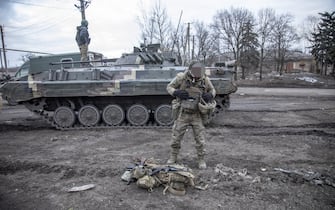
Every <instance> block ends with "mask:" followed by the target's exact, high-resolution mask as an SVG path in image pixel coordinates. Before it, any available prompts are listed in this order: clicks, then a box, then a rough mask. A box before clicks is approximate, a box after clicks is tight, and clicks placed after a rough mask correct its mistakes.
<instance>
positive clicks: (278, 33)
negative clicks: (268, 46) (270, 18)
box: [271, 14, 299, 75]
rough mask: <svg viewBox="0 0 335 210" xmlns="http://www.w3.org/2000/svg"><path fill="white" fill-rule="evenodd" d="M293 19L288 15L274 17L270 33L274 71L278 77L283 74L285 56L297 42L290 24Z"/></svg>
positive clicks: (297, 38) (296, 36)
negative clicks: (274, 64) (273, 50)
mask: <svg viewBox="0 0 335 210" xmlns="http://www.w3.org/2000/svg"><path fill="white" fill-rule="evenodd" d="M292 20H293V17H292V15H290V14H285V15H279V16H277V17H276V20H275V24H274V28H273V30H272V33H271V38H272V42H273V47H274V49H275V60H276V69H277V71H278V72H279V74H280V75H282V74H283V68H284V62H285V56H286V53H287V51H288V50H289V48H290V47H291V46H292V44H293V43H294V42H296V41H298V40H299V37H298V35H297V33H296V32H295V29H294V28H293V26H292V25H291V24H292Z"/></svg>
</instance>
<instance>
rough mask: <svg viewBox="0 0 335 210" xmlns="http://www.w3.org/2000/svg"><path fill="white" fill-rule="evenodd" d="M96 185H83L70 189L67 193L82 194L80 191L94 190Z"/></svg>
mask: <svg viewBox="0 0 335 210" xmlns="http://www.w3.org/2000/svg"><path fill="white" fill-rule="evenodd" d="M94 187H95V185H94V184H87V185H83V186H80V187H72V188H70V189H68V190H67V192H69V193H70V192H80V191H85V190H90V189H92V188H94Z"/></svg>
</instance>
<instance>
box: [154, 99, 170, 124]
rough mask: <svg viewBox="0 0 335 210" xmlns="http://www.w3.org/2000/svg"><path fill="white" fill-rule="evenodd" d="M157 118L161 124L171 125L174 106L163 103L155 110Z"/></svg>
mask: <svg viewBox="0 0 335 210" xmlns="http://www.w3.org/2000/svg"><path fill="white" fill-rule="evenodd" d="M155 120H156V122H157V123H158V124H159V125H163V126H166V125H171V124H172V123H173V117H172V108H171V106H170V105H168V104H162V105H160V106H159V107H157V109H156V111H155Z"/></svg>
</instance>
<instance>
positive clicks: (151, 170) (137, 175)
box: [121, 158, 195, 195]
mask: <svg viewBox="0 0 335 210" xmlns="http://www.w3.org/2000/svg"><path fill="white" fill-rule="evenodd" d="M121 179H122V180H123V181H126V182H128V184H130V183H132V182H136V185H137V186H138V187H140V188H144V189H147V190H148V191H149V192H152V191H153V188H155V187H159V186H164V190H163V194H164V195H165V194H166V192H167V191H168V192H170V193H172V194H174V195H185V193H186V188H187V187H195V184H194V180H195V176H194V174H193V173H192V170H191V169H190V168H188V167H185V166H183V165H178V164H171V165H170V164H168V165H166V164H165V165H161V164H158V163H157V161H156V160H154V159H152V158H150V159H142V160H139V159H138V160H135V164H134V166H131V167H128V168H127V170H126V171H125V172H124V173H123V175H122V176H121Z"/></svg>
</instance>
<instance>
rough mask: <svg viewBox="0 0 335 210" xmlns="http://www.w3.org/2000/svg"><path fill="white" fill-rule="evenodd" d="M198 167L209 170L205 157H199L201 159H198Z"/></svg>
mask: <svg viewBox="0 0 335 210" xmlns="http://www.w3.org/2000/svg"><path fill="white" fill-rule="evenodd" d="M198 167H199V169H206V168H207V165H206V162H205V160H204V157H199V159H198Z"/></svg>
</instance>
